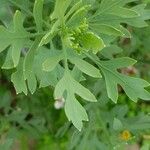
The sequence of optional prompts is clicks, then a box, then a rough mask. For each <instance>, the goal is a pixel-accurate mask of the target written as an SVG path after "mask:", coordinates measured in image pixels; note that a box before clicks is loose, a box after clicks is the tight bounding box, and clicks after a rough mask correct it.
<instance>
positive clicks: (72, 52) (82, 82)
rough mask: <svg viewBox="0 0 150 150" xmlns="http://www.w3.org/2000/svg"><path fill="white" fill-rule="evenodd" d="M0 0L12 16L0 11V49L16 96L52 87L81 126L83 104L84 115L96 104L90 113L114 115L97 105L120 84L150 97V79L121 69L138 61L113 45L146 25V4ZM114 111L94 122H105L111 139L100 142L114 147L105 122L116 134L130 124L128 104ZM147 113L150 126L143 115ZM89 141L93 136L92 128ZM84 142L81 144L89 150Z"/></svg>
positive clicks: (149, 14) (132, 0)
mask: <svg viewBox="0 0 150 150" xmlns="http://www.w3.org/2000/svg"><path fill="white" fill-rule="evenodd" d="M0 3H1V6H0V9H1V10H2V11H1V12H3V13H4V16H6V15H8V16H9V17H4V16H3V15H0V20H1V26H0V52H2V54H3V56H6V57H5V60H4V63H3V65H2V69H12V70H11V72H12V75H11V81H12V82H13V84H14V87H15V89H16V93H17V94H19V93H22V92H23V93H24V94H25V95H27V94H28V93H29V92H30V93H31V94H33V93H35V91H36V89H37V88H45V87H50V88H51V89H52V91H53V93H54V94H53V95H54V99H55V100H56V101H57V100H61V99H64V100H65V106H64V109H65V113H66V116H67V118H68V120H69V121H71V122H72V123H73V125H74V126H75V127H76V128H77V129H78V130H79V131H81V129H82V126H83V121H88V120H89V119H88V115H87V113H86V109H87V111H88V112H89V114H90V112H91V111H93V110H91V109H94V112H93V113H95V118H97V117H96V116H98V115H99V114H101V113H104V114H107V113H111V112H109V111H108V109H107V108H106V110H104V111H103V112H102V111H99V105H101V106H100V108H102V107H104V108H105V107H106V103H107V102H108V100H109V99H111V100H112V101H113V102H114V103H117V100H118V96H119V95H118V93H119V92H118V91H119V89H123V91H124V92H125V93H126V95H127V96H128V97H129V99H131V100H132V101H134V102H137V101H138V99H142V100H146V101H148V100H150V93H149V92H148V90H147V89H145V88H146V87H148V86H149V85H150V84H149V83H148V82H147V81H145V80H143V79H140V78H137V77H135V76H131V75H125V74H123V73H121V70H122V69H123V68H125V67H129V66H132V65H134V64H135V63H136V60H134V59H133V58H129V57H125V56H126V53H125V52H123V50H122V48H121V47H119V44H118V41H120V39H128V38H132V31H131V32H130V28H133V27H136V28H143V27H147V26H148V22H146V21H148V20H149V19H150V10H149V8H146V4H145V3H144V2H141V1H139V0H56V1H54V0H35V2H33V1H29V0H25V1H18V0H0ZM147 3H148V2H147ZM7 9H9V12H8V11H7ZM6 12H7V13H6ZM3 13H1V14H3ZM7 18H9V19H7ZM137 33H138V30H137ZM135 34H136V33H135ZM133 35H134V34H133ZM145 35H146V33H145ZM145 45H146V44H145ZM130 47H131V46H130ZM134 48H135V46H134ZM127 52H128V51H127ZM2 54H1V56H2ZM131 56H132V55H131ZM91 77H92V78H91ZM93 78H94V79H93ZM102 80H105V83H104V82H103V81H102ZM105 85H106V87H105ZM118 85H119V86H118ZM120 86H121V88H120ZM90 89H91V90H90ZM28 91H29V92H28ZM106 91H107V93H106ZM50 92H51V91H50ZM99 93H101V96H104V97H105V98H103V100H104V101H102V102H99V96H98V95H99ZM81 99H84V100H86V101H89V102H96V101H97V100H98V103H94V104H91V105H90V104H89V107H88V104H87V103H86V102H85V103H84V102H83V101H81V102H80V103H79V101H80V100H81ZM81 104H82V105H85V106H87V108H86V109H85V108H84V107H83V106H82V105H81ZM33 105H34V104H33ZM93 105H94V106H93ZM44 106H45V105H44ZM116 107H117V106H116ZM117 108H118V109H119V108H120V107H119V106H118V107H117ZM113 113H114V114H115V113H116V110H115V111H114V112H113ZM113 113H112V116H111V115H110V116H109V117H108V118H107V119H108V120H107V121H106V122H105V121H104V122H103V119H104V118H105V117H104V116H105V115H102V117H101V119H100V118H99V117H98V118H97V119H98V120H99V121H98V123H96V124H95V125H94V126H97V125H98V124H99V122H100V124H103V125H102V127H103V128H104V137H105V138H106V139H109V142H108V143H107V142H106V143H105V142H104V141H106V139H105V138H104V139H105V140H104V141H103V142H104V143H105V144H110V148H112V147H111V146H114V144H112V143H117V142H116V141H115V140H114V141H113V142H112V139H111V138H113V137H111V138H109V134H108V133H107V131H106V130H107V128H106V126H107V123H109V124H110V125H111V124H113V126H112V128H111V129H110V130H111V131H112V130H113V129H114V130H116V131H117V133H118V132H120V131H122V130H125V129H126V128H127V129H128V128H129V126H127V124H128V122H130V121H129V120H126V119H125V118H124V116H125V114H126V113H127V112H126V110H125V111H123V112H122V113H123V114H122V115H121V116H119V117H118V118H117V116H116V115H114V114H113ZM119 113H120V112H119ZM93 117H94V116H93ZM144 117H145V118H144ZM144 117H143V118H144V119H145V120H144V121H146V120H147V122H148V124H149V120H148V119H147V117H148V116H144ZM90 118H92V117H90ZM139 118H142V116H141V117H139ZM148 118H149V117H148ZM112 120H113V121H112ZM135 120H136V118H135ZM21 122H22V121H21ZM94 122H96V121H94ZM92 125H93V124H92ZM92 125H91V123H90V124H89V127H88V130H89V132H87V136H88V134H89V133H91V132H92V131H93V128H91V126H92ZM142 125H143V124H142ZM144 125H145V124H144ZM144 125H143V126H144ZM125 127H126V128H125ZM146 128H147V127H146ZM45 130H46V129H45ZM131 130H132V129H131ZM82 132H83V133H84V132H86V129H84V131H82ZM112 134H113V131H112ZM80 136H82V133H81V135H80ZM80 136H78V139H80ZM84 136H86V134H85V135H84ZM93 139H96V141H98V139H97V135H96V134H94V138H93ZM99 144H100V145H101V143H99ZM91 145H92V144H91ZM102 145H103V144H102ZM102 145H101V146H102ZM79 146H80V145H79ZM103 146H104V147H105V145H103ZM72 147H73V146H72ZM81 147H82V146H81ZM81 147H80V148H79V149H87V148H81ZM105 149H108V147H106V148H105Z"/></svg>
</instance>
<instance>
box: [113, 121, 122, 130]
mask: <svg viewBox="0 0 150 150" xmlns="http://www.w3.org/2000/svg"><path fill="white" fill-rule="evenodd" d="M122 128H123V125H122V123H121V121H120V120H119V119H117V118H114V121H113V129H114V130H122Z"/></svg>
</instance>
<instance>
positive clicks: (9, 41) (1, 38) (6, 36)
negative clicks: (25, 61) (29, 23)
mask: <svg viewBox="0 0 150 150" xmlns="http://www.w3.org/2000/svg"><path fill="white" fill-rule="evenodd" d="M13 24H14V29H13V30H10V31H9V30H8V29H6V28H5V27H4V26H0V43H1V44H0V52H2V51H3V50H5V49H6V48H7V47H8V46H10V49H11V58H12V61H13V65H14V66H13V67H16V66H17V65H18V62H19V59H20V53H21V49H22V48H24V46H25V44H26V43H27V42H28V40H29V37H30V36H29V33H28V32H26V30H25V29H24V27H23V18H22V15H21V12H19V11H16V13H15V15H14V19H13ZM6 67H7V66H5V68H6Z"/></svg>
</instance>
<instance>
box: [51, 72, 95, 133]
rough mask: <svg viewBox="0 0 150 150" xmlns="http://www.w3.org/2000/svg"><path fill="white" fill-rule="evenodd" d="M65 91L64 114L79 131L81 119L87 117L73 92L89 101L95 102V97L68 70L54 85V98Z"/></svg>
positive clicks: (59, 96) (86, 119) (60, 95)
mask: <svg viewBox="0 0 150 150" xmlns="http://www.w3.org/2000/svg"><path fill="white" fill-rule="evenodd" d="M65 91H67V97H66V98H65V99H66V101H65V112H66V115H67V117H68V119H69V120H70V121H72V123H73V124H74V126H75V127H76V128H77V129H78V130H79V131H81V128H82V121H83V120H85V121H88V117H87V114H86V111H85V110H84V108H83V107H82V106H81V105H80V103H79V102H78V101H77V99H76V97H75V94H77V95H79V96H81V97H82V98H83V99H85V100H87V101H91V102H95V101H96V98H95V96H94V95H93V94H92V93H91V92H90V91H89V90H88V89H86V88H85V87H83V86H82V85H81V84H79V83H78V82H77V81H75V80H74V79H73V78H72V76H71V75H70V73H69V72H65V74H64V76H63V78H62V79H61V80H60V81H59V82H58V84H57V85H56V87H55V91H54V97H55V98H56V99H58V98H61V97H64V92H65Z"/></svg>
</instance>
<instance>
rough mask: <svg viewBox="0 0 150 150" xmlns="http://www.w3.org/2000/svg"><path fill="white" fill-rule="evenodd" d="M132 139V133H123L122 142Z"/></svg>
mask: <svg viewBox="0 0 150 150" xmlns="http://www.w3.org/2000/svg"><path fill="white" fill-rule="evenodd" d="M130 138H131V133H130V131H129V130H124V131H123V132H122V133H121V139H122V140H124V141H128V140H129V139H130Z"/></svg>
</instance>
